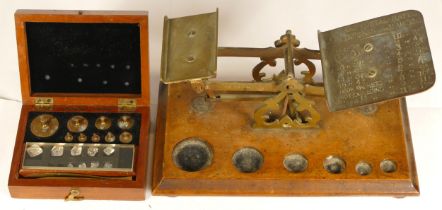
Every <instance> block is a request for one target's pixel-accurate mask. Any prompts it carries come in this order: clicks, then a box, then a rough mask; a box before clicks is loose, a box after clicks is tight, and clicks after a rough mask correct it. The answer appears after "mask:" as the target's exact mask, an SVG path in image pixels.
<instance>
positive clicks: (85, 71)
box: [8, 10, 150, 200]
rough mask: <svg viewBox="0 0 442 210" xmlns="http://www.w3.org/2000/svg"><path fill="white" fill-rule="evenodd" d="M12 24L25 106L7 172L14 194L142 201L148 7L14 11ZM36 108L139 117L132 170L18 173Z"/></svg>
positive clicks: (59, 112)
mask: <svg viewBox="0 0 442 210" xmlns="http://www.w3.org/2000/svg"><path fill="white" fill-rule="evenodd" d="M15 23H16V35H17V48H18V56H19V70H20V80H21V93H22V99H23V105H22V111H21V115H20V121H19V125H18V131H17V138H16V143H15V148H14V153H13V158H12V163H11V169H10V175H9V183H8V186H9V191H10V193H11V196H12V197H16V198H58V199H64V198H67V199H74V200H75V199H109V200H110V199H112V200H143V199H145V187H146V169H147V157H148V154H147V153H148V141H149V139H148V136H149V135H148V132H149V126H150V122H149V119H150V113H149V61H148V15H147V12H142V11H130V12H129V11H127V12H125V11H118V12H114V11H53V10H51V11H44V10H18V11H16V13H15ZM46 102H47V103H46ZM33 112H41V113H48V114H53V115H55V116H57V115H63V114H69V113H89V114H91V113H92V114H112V113H113V114H115V113H116V114H120V113H121V114H129V115H130V114H133V115H136V116H139V120H137V121H136V123H137V125H136V127H137V129H139V132H135V135H138V136H134V138H135V139H136V145H135V150H134V154H135V155H134V158H133V171H132V173H128V174H126V176H125V177H120V178H109V177H112V176H113V174H112V173H108V174H106V173H104V175H105V176H106V178H104V177H101V176H102V175H103V174H93V173H92V174H91V175H97V176H98V177H96V178H93V177H92V178H91V177H88V178H84V177H81V176H79V177H75V176H74V177H72V176H70V177H51V176H49V177H44V178H41V177H40V178H29V177H23V176H22V175H21V173H20V171H21V169H22V158H23V154H24V152H25V143H26V132H27V129H28V125H29V120H32V119H28V118H29V116H32V113H33ZM62 123H65V121H60V124H62ZM91 124H93V123H91ZM92 126H93V125H92ZM54 173H58V171H54Z"/></svg>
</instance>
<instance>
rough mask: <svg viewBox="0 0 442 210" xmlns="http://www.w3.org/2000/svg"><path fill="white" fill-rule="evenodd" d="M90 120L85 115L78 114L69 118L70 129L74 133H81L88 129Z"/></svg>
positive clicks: (68, 125)
mask: <svg viewBox="0 0 442 210" xmlns="http://www.w3.org/2000/svg"><path fill="white" fill-rule="evenodd" d="M87 125H88V121H87V119H86V118H84V117H83V116H80V115H77V116H73V117H71V119H69V120H68V124H67V127H68V130H69V131H70V132H73V133H81V132H83V131H85V130H86V128H87Z"/></svg>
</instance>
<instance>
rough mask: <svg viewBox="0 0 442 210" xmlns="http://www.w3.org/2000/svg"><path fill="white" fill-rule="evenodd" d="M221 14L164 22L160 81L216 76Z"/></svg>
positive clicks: (178, 80)
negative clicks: (219, 16) (219, 17)
mask: <svg viewBox="0 0 442 210" xmlns="http://www.w3.org/2000/svg"><path fill="white" fill-rule="evenodd" d="M217 42H218V11H217V12H214V13H207V14H201V15H194V16H187V17H182V18H175V19H168V18H167V17H165V19H164V31H163V52H162V58H161V59H162V60H161V81H162V82H164V83H173V82H182V81H189V80H194V79H203V78H212V77H215V76H216V58H217V49H218V43H217Z"/></svg>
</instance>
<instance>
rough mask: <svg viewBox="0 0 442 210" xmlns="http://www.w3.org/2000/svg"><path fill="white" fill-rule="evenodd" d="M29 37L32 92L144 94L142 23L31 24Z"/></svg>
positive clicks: (27, 31)
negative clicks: (141, 56) (140, 26)
mask: <svg viewBox="0 0 442 210" xmlns="http://www.w3.org/2000/svg"><path fill="white" fill-rule="evenodd" d="M26 37H27V44H28V57H29V67H30V77H31V91H32V93H119V94H141V70H140V69H141V60H140V59H141V58H140V28H139V25H138V24H128V23H36V22H27V23H26ZM72 64H73V66H72ZM83 64H87V66H84V65H83ZM97 64H99V65H100V67H97ZM111 65H114V66H115V68H114V69H112V68H111V67H110V66H111ZM127 65H129V66H130V68H129V69H126V66H127ZM46 75H49V77H50V79H49V80H47V78H46V77H47V76H46ZM78 78H81V79H82V82H81V83H79V82H78ZM103 81H107V84H103ZM126 82H128V83H129V85H128V86H126V85H125V83H126ZM105 83H106V82H105Z"/></svg>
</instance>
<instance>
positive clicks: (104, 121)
mask: <svg viewBox="0 0 442 210" xmlns="http://www.w3.org/2000/svg"><path fill="white" fill-rule="evenodd" d="M111 125H112V121H111V119H110V118H109V117H106V116H100V117H98V118H97V120H95V127H96V128H97V129H98V130H107V129H109V128H110V127H111Z"/></svg>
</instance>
